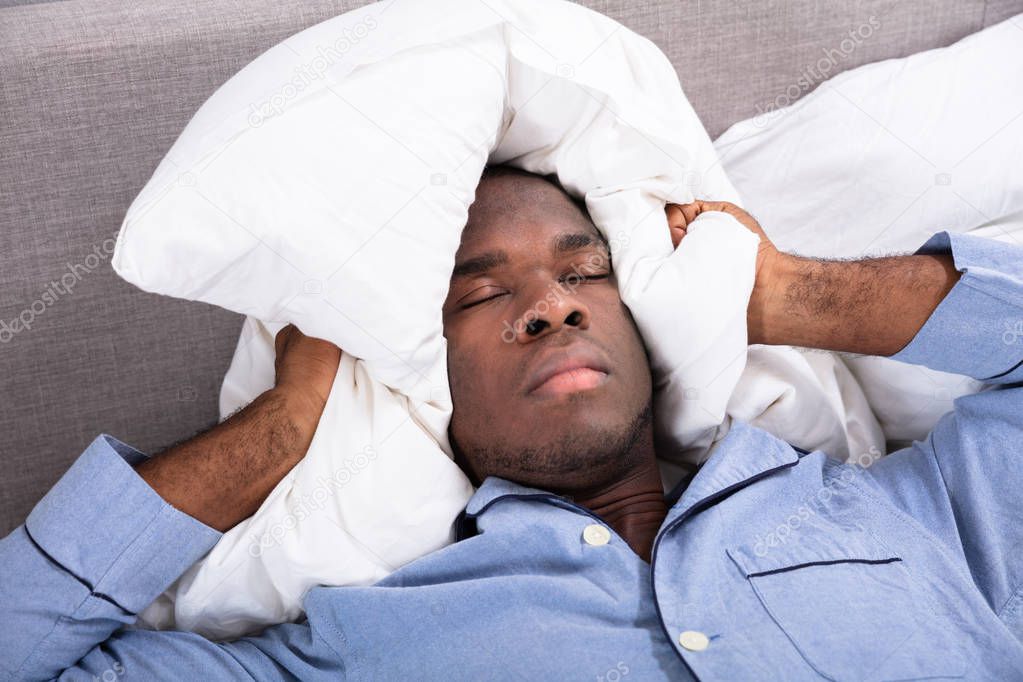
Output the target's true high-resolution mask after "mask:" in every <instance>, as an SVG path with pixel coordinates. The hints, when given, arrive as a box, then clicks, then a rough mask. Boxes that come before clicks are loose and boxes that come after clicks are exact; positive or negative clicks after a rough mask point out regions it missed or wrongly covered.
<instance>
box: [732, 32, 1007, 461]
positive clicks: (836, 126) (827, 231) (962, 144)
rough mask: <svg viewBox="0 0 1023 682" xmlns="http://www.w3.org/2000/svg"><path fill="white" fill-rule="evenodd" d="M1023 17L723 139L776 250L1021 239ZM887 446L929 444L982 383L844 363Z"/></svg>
mask: <svg viewBox="0 0 1023 682" xmlns="http://www.w3.org/2000/svg"><path fill="white" fill-rule="evenodd" d="M1021 114H1023V15H1019V16H1016V17H1014V18H1012V19H1009V20H1007V21H1005V22H1002V23H1000V24H998V25H995V26H992V27H989V28H987V29H985V30H983V31H981V32H979V33H975V34H973V35H970V36H968V37H966V38H964V39H962V40H960V41H959V42H958V43H956V44H954V45H952V46H950V47H946V48H940V49H935V50H928V51H926V52H921V53H919V54H916V55H913V56H911V57H907V58H905V59H892V60H887V61H883V62H878V63H876V64H869V65H866V66H862V67H859V68H857V69H853V70H851V71H847V72H845V73H843V74H840V75H838V76H836V77H835V78H832V79H831V80H829V81H827V82H825V83H823V84H822V85H821V86H820V87H818V88H817V90H815V91H814V92H813V93H811V94H810V95H808V96H806V97H804V98H803V99H801V100H800V101H798V102H796V103H795V104H793V105H792V106H790V107H787V108H783V109H778V110H775V111H768V112H765V113H764V114H763V115H761V116H758V117H755V118H752V119H749V120H746V121H742V122H740V123H737V124H735V125H734V126H732V127H731V128H730V129H728V130H727V131H726V132H725V133H724V134H723V135H722V136H721V137H720V138H718V139H717V140H716V142H715V148H716V149H717V151H718V154H719V155H720V157H721V160H722V163H723V165H724V167H725V170H726V171H727V172H728V175H729V177H730V178H731V179H732V181H733V182H734V183H735V185H736V186H737V187H738V188H739V190H740V191H741V193H742V196H743V199H744V201H745V207H746V208H747V209H748V210H750V211H751V212H752V213H753V214H754V215H755V216H756V217H757V218H758V219H759V220H760V222H761V224H762V225H763V227H764V229H765V231H766V232H767V233H768V234H769V235H770V236H771V238H772V239H773V240H774V242H775V243H776V244H777V245H778V246H779V247H780V248H782V249H784V250H789V251H795V252H798V253H802V254H805V255H812V256H819V257H858V256H863V255H867V254H870V255H878V254H887V253H892V252H911V251H913V250H915V249H916V248H917V247H918V246H920V245H921V244H922V243H923V242H924V241H926V239H927V238H928V237H929V236H930V235H931V234H933V233H935V232H939V231H941V230H950V231H953V232H969V231H978V233H980V234H983V235H984V236H989V237H993V238H995V239H1005V240H1009V241H1017V242H1023V229H1021V226H1023V214H1021V212H1023V173H1021V172H1020V159H1023V115H1021ZM846 360H847V364H848V365H849V367H850V369H851V370H852V371H853V373H854V374H855V375H856V376H857V378H858V379H859V381H860V383H861V385H862V387H863V390H864V391H865V392H866V395H867V396H868V398H869V400H870V403H871V405H872V407H873V409H874V412H875V414H876V415H877V416H878V418H879V419H880V422H881V425H882V426H883V428H884V431H885V435H886V436H887V438H888V439H889V440H892V441H898V442H904V441H908V440H912V439H918V438H924V437H925V436H926V434H927V433H928V431H930V429H931V427H933V425H934V423H935V422H936V421H937V419H938V418H939V417H940V416H941V415H942V414H944V413H945V412H947V411H948V410H950V409H951V408H952V401H953V399H954V398H956V397H957V396H959V395H963V394H967V393H973V392H975V391H976V390H977V389H978V388H979V387H980V384H979V382H976V381H973V380H972V379H969V378H967V377H963V376H960V375H954V374H947V373H943V372H935V371H932V370H929V369H926V368H924V367H920V366H917V365H907V364H904V363H898V362H895V361H892V360H888V359H886V358H877V357H848V358H846Z"/></svg>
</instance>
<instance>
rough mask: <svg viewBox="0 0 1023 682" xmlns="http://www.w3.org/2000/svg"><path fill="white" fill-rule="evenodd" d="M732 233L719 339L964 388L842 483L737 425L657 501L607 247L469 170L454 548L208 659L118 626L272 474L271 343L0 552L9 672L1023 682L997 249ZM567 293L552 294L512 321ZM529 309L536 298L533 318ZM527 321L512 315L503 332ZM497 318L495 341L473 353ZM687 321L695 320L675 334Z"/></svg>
mask: <svg viewBox="0 0 1023 682" xmlns="http://www.w3.org/2000/svg"><path fill="white" fill-rule="evenodd" d="M703 211H726V212H728V213H731V214H732V215H733V216H735V217H736V218H737V219H738V220H739V221H740V222H741V223H742V224H743V225H745V226H746V227H748V228H749V229H750V230H753V231H754V232H755V233H757V234H758V235H759V236H760V238H761V244H762V247H761V249H760V253H759V256H758V264H757V268H758V271H757V276H756V285H755V290H754V292H753V294H752V297H751V299H750V302H749V309H748V321H749V341H750V343H763V344H792V345H799V346H806V347H814V348H822V349H833V350H843V351H850V352H855V353H868V354H879V355H889V356H892V357H894V358H896V359H898V360H903V361H906V362H910V363H916V364H922V365H926V366H929V367H932V368H935V369H938V370H944V371H950V372H957V373H963V374H968V375H970V376H972V377H976V378H978V379H981V380H984V381H985V382H987V383H988V384H990V389H991V390H985V391H983V392H981V393H978V394H976V395H970V396H967V397H964V398H960V399H959V400H958V401H956V407H955V409H954V411H953V412H950V413H949V414H947V415H945V417H944V418H943V419H942V420H941V421H940V422H939V424H938V425H937V426H936V427H935V429H934V430H933V432H932V433H931V434H930V436H929V437H928V438H927V440H925V441H923V442H916V443H914V444H913V446H912V447H910V448H907V449H905V450H901V451H899V452H896V453H894V454H891V455H889V456H887V457H885V458H882V459H881V460H880V461H878V462H877V463H876V464H874V465H873V466H871V467H869V468H867V469H863V468H857V467H851V466H847V465H844V464H840V463H838V462H836V461H833V460H831V459H829V458H828V457H827V456H826V455H825V454H823V453H821V452H811V453H807V452H804V451H798V450H796V449H794V448H793V447H791V446H789V445H788V444H786V443H784V442H782V441H780V440H779V439H777V438H775V437H773V436H771V435H770V434H768V433H766V432H764V431H761V430H758V429H756V428H752V427H751V426H749V425H746V424H744V423H741V422H736V423H735V424H734V425H733V426H732V428H731V430H730V431H729V433H728V435H727V436H726V437H725V438H724V440H722V441H721V442H720V443H719V444H718V445H717V446H716V447H715V449H714V450H713V451H712V454H711V457H710V458H709V460H708V461H707V462H706V463H705V464H704V465H703V466H702V467H701V468H700V469H699V470H698V471H697V472H696V474H695V475H694V476H693V477H692V478H691V480H689V481H684V482H683V483H682V484H680V486H679V488H677V489H676V490H675V491H673V493H672V494H670V495H667V496H665V495H664V494H663V488H662V485H661V479H660V477H659V474H658V469H657V466H656V461H655V451H654V444H653V435H652V426H651V418H652V414H651V394H652V389H653V387H652V381H651V374H650V369H649V366H648V363H647V358H646V354H645V351H644V346H643V343H642V341H641V339H640V336H639V334H638V332H637V329H636V326H635V325H634V323H633V321H632V318H631V316H630V314H629V311H628V310H627V309H626V307H625V306H624V305H623V304H622V302H621V300H620V298H619V295H618V289H617V285H616V282H615V278H614V273H613V272H612V270H611V264H610V261H609V257H608V256H609V254H608V250H607V246H606V244H605V242H604V240H603V239H602V237H601V235H600V233H599V232H598V231H597V230H596V228H595V227H594V226H593V224H592V223H591V222H590V220H589V218H588V217H587V216H586V215H585V213H584V212H583V211H582V210H581V209H580V208H579V206H578V205H577V204H576V203H575V202H574V201H573V200H572V199H571V198H570V197H569V196H568V195H566V194H565V193H563V192H562V191H561V190H560V189H559V188H558V187H557V186H556V185H554V184H552V183H551V182H549V181H548V180H546V179H544V178H541V177H538V176H534V175H530V174H527V173H523V172H521V171H513V170H508V169H501V168H497V169H493V170H490V171H489V172H488V173H487V174H486V175H485V176H484V178H483V179H482V180H481V184H480V186H479V189H478V192H477V198H476V202H475V203H474V204H473V205H472V207H471V210H470V212H469V221H468V225H467V227H466V229H465V231H464V234H463V238H462V243H461V247H460V249H459V251H458V254H457V257H456V265H455V268H454V272H453V274H452V278H451V286H450V292H449V295H448V298H447V301H446V302H445V304H444V309H443V320H444V329H445V336H446V337H447V341H448V361H449V377H450V386H451V392H452V397H453V401H454V412H453V417H452V422H451V426H450V435H451V440H452V443H453V444H454V448H455V451H456V453H457V461H458V463H459V464H460V465H461V466H462V467H463V469H464V470H465V471H466V473H467V474H468V475H469V477H470V478H471V479H472V480H473V482H474V483H475V484H476V485H478V486H479V489H478V491H477V492H476V494H475V495H474V496H473V497H472V499H471V500H470V501H469V503H468V505H467V507H466V509H465V511H464V512H463V515H462V516H461V517H460V518H459V523H458V541H457V542H456V543H454V544H452V545H450V546H448V547H445V548H444V549H442V550H440V551H437V552H434V553H433V554H430V555H428V556H425V557H423V558H421V559H419V560H417V561H414V562H412V563H410V564H408V565H406V566H404V567H403V568H401V569H399V570H398V571H396V572H395V573H393V574H391V575H389V576H388V577H387V578H385V579H383V580H381V581H379V582H378V583H376V584H375V585H372V586H368V587H337V588H326V587H321V588H315V589H313V590H311V591H310V592H309V593H308V595H307V597H306V600H305V608H306V611H307V614H308V615H307V620H303V621H301V622H299V623H291V624H282V625H277V626H273V627H269V628H267V629H266V630H265V631H263V632H262V633H261V634H260V635H258V636H254V637H246V638H244V639H239V640H236V641H231V642H224V643H213V642H210V641H207V640H205V639H203V638H202V637H200V636H198V635H195V634H192V633H187V632H167V631H165V632H153V631H144V630H134V629H126V628H125V627H124V626H128V625H129V624H131V623H132V622H133V620H134V618H135V614H136V613H138V612H139V611H141V610H142V609H143V608H144V607H145V606H147V605H148V604H149V603H150V602H152V601H153V599H154V598H155V597H156V596H157V595H159V594H160V593H161V592H162V591H163V590H164V589H166V588H167V586H168V585H169V584H170V583H171V582H172V581H174V580H175V579H176V578H177V577H178V576H179V575H180V574H181V573H182V572H184V570H185V569H186V568H187V567H188V566H189V565H190V564H192V563H193V562H195V561H196V560H197V559H199V558H200V557H202V556H203V555H204V554H205V553H206V552H207V551H208V550H209V549H210V548H211V547H212V546H213V545H214V544H215V543H216V541H217V539H218V537H219V536H220V532H222V531H225V530H227V529H229V528H231V527H232V526H234V525H235V524H237V523H238V522H239V521H241V520H242V519H244V518H246V517H247V516H249V515H251V514H252V513H253V512H254V511H255V510H256V509H257V507H258V506H259V504H260V503H261V501H262V500H263V499H264V498H265V497H266V495H267V494H268V493H269V491H270V490H271V489H272V488H273V487H274V485H275V484H276V483H277V482H278V481H279V480H280V479H281V478H282V477H283V476H284V475H285V473H286V472H287V471H288V470H289V469H290V468H291V467H292V466H294V464H295V463H296V462H297V461H298V460H300V459H301V458H302V456H303V454H304V452H305V450H306V448H307V446H308V444H309V442H310V440H311V438H312V434H313V431H314V429H315V427H316V424H317V420H318V418H319V415H320V411H321V410H322V407H323V405H324V403H325V400H326V396H327V395H328V392H329V389H330V386H331V384H332V381H333V377H334V375H335V371H336V368H337V365H338V361H339V357H340V351H339V350H338V349H337V348H336V347H334V346H332V345H331V344H329V343H326V342H324V341H320V340H316V339H312V338H308V337H305V336H303V335H302V334H301V333H300V332H299V331H298V330H296V329H294V328H286V329H285V330H284V331H282V332H281V334H280V335H279V336H278V339H277V354H278V361H277V368H276V369H277V381H276V387H275V388H273V389H272V390H270V391H268V392H266V393H265V394H263V395H261V396H260V397H259V398H257V399H256V400H254V401H253V402H252V403H251V404H250V405H249V406H248V407H247V408H246V409H244V410H242V411H241V412H239V413H237V414H236V415H234V416H233V417H231V418H230V419H228V420H227V421H225V422H224V423H222V424H220V425H218V426H216V427H214V428H212V429H211V430H209V431H208V432H206V433H204V434H202V435H199V436H197V437H196V438H194V439H192V440H191V441H188V442H185V443H184V444H181V445H178V446H175V447H173V448H172V449H170V450H168V451H167V452H164V453H162V454H160V455H158V456H156V457H153V458H149V459H147V458H146V457H145V456H144V455H142V454H140V453H139V452H137V451H135V450H133V449H132V448H131V447H129V446H127V445H125V444H123V443H120V442H119V441H117V440H115V439H113V438H111V437H109V436H101V437H99V438H97V439H96V441H94V442H93V444H92V445H91V446H90V447H89V448H88V449H87V450H86V451H85V452H84V453H83V454H82V455H81V457H80V458H79V459H78V461H77V462H76V463H75V464H74V465H73V466H72V468H71V470H70V471H68V473H67V474H65V476H64V477H63V478H62V479H61V480H60V481H59V482H58V483H57V485H56V486H54V488H53V489H52V490H51V491H50V492H49V493H48V494H47V496H46V497H45V498H44V499H43V500H42V501H41V502H40V503H39V504H38V506H36V508H35V509H34V510H33V511H32V513H31V515H30V516H29V518H28V520H27V522H26V524H25V525H24V526H22V527H20V528H18V529H17V530H15V531H14V532H13V533H11V534H10V535H9V536H8V537H7V538H5V539H4V540H3V541H2V544H0V609H2V612H3V617H2V619H0V620H2V623H3V625H2V634H0V657H2V659H0V660H2V667H3V671H4V673H6V675H7V676H9V677H11V678H12V679H37V678H52V677H62V678H66V679H104V680H106V679H120V678H122V677H123V678H125V679H147V680H148V679H156V678H170V679H202V680H212V679H233V678H239V679H251V678H255V679H260V680H263V679H281V678H286V679H301V680H315V679H330V680H336V679H382V680H398V679H467V680H479V679H491V678H497V679H505V678H510V679H559V680H562V679H579V680H598V681H600V680H621V679H623V678H626V677H628V678H629V679H635V680H651V679H673V680H680V679H693V678H699V679H777V678H784V679H817V678H821V677H823V678H829V679H848V678H856V679H909V678H938V677H958V676H965V677H967V678H973V679H1003V680H1007V679H1023V644H1021V641H1020V637H1021V635H1023V588H1021V583H1023V561H1021V549H1023V523H1020V519H1023V501H1021V500H1023V496H1021V495H1020V492H1019V490H1020V485H1021V483H1023V464H1021V461H1020V457H1023V452H1021V443H1023V385H1021V381H1023V365H1021V362H1020V361H1021V353H1020V346H1018V345H1013V344H1007V343H1005V342H1004V341H1003V334H1002V332H1003V330H1004V327H1005V324H1006V322H1007V321H1012V320H1018V319H1020V318H1023V248H1021V247H1019V246H1015V245H1009V244H1004V243H1000V242H994V241H988V240H984V239H980V238H976V237H971V236H968V235H957V234H948V233H944V232H942V233H939V234H937V235H935V236H934V237H932V238H931V239H930V240H929V241H927V243H926V244H924V245H923V247H921V249H920V250H919V251H918V252H917V253H916V254H914V255H904V256H894V257H885V258H876V259H869V260H859V261H818V260H813V259H809V258H803V257H798V256H795V255H788V254H784V253H780V252H778V251H777V250H776V249H775V248H774V247H773V246H772V244H771V243H770V241H769V240H768V239H767V237H766V235H765V234H764V233H763V232H762V231H761V229H760V226H759V225H758V224H757V222H756V221H755V220H754V219H753V218H752V217H751V216H750V215H749V214H747V213H745V212H744V211H743V210H742V209H740V208H738V207H736V206H733V205H730V204H719V203H709V202H702V201H696V202H694V203H692V204H688V205H684V206H674V205H671V206H669V207H668V208H667V218H668V223H669V229H670V230H671V234H672V237H673V242H674V243H675V245H676V246H677V245H678V243H679V241H680V240H681V239H684V238H685V233H686V229H687V227H688V226H689V224H690V223H691V221H692V220H694V219H695V217H696V216H697V215H699V214H700V213H701V212H703ZM571 273H577V274H576V277H583V278H584V279H583V280H582V281H581V282H579V286H577V287H575V288H574V290H573V292H572V293H571V295H567V296H563V297H557V300H556V301H555V302H553V303H552V304H551V305H550V306H549V307H548V311H547V313H546V314H543V315H539V316H537V315H536V314H535V312H534V314H533V315H531V316H529V315H527V314H526V313H527V311H530V310H534V311H535V310H536V309H537V306H536V305H535V303H536V302H537V301H538V300H541V299H544V297H545V294H546V293H547V292H548V291H549V290H550V288H551V286H556V285H557V283H559V282H562V281H564V280H565V278H567V277H569V276H570V275H571ZM547 300H550V299H547ZM526 320H528V322H524V321H526ZM509 321H510V322H512V324H511V327H512V329H513V330H514V335H513V338H511V337H509V335H508V334H504V335H502V333H501V332H502V330H503V329H504V328H505V327H504V323H506V322H509ZM692 323H693V324H699V323H700V321H699V320H693V321H692Z"/></svg>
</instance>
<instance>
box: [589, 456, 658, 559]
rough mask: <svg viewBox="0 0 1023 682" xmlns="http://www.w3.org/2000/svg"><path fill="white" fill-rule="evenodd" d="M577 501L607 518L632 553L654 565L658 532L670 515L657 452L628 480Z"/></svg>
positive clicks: (637, 467)
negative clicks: (653, 559)
mask: <svg viewBox="0 0 1023 682" xmlns="http://www.w3.org/2000/svg"><path fill="white" fill-rule="evenodd" d="M573 501H574V502H575V503H576V504H578V505H580V506H582V507H585V508H587V509H589V510H590V511H592V512H593V513H594V514H596V515H597V516H599V517H600V518H602V519H604V521H605V522H607V524H608V525H610V526H611V527H612V528H613V529H614V530H615V532H616V533H618V535H620V536H621V537H622V538H623V539H624V540H625V541H626V542H627V543H628V544H629V547H631V548H632V550H633V551H634V552H635V553H636V554H638V555H639V556H640V557H641V558H642V559H643V560H644V561H646V562H647V563H650V553H651V551H652V549H653V544H654V538H655V537H657V531H658V530H660V528H661V524H662V523H664V519H665V517H666V516H667V515H668V505H667V503H666V502H665V501H664V487H663V485H662V483H661V474H660V471H659V470H658V468H657V461H656V459H655V458H654V455H653V450H652V449H651V450H650V453H649V456H648V457H644V458H642V459H641V460H640V462H639V463H638V464H637V466H636V467H635V468H634V469H633V471H632V472H631V473H629V474H628V475H627V476H625V477H624V478H621V479H620V480H618V481H615V482H614V483H612V484H610V485H608V486H605V487H602V488H600V489H598V490H595V491H593V492H592V493H586V494H584V495H576V496H575V497H574V498H573Z"/></svg>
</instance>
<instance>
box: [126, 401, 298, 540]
mask: <svg viewBox="0 0 1023 682" xmlns="http://www.w3.org/2000/svg"><path fill="white" fill-rule="evenodd" d="M295 402H296V399H295V397H294V395H293V394H292V393H289V392H287V391H281V390H278V389H271V390H269V391H267V392H266V393H263V394H262V395H260V396H259V397H258V398H256V399H255V400H253V401H252V402H251V403H250V404H249V405H248V406H246V407H245V408H244V409H242V410H240V411H239V412H238V413H236V414H234V415H233V416H231V417H230V418H229V419H227V420H226V421H224V422H222V423H221V424H218V425H217V426H215V427H214V428H212V429H210V430H209V431H207V432H205V433H202V434H200V435H198V436H196V437H195V438H192V439H191V440H189V441H187V442H185V443H182V444H179V445H176V446H174V447H172V448H170V449H169V450H167V451H165V452H163V453H161V454H159V455H157V456H155V457H153V458H150V459H148V460H146V461H144V462H142V463H141V464H139V465H138V466H137V467H136V471H137V472H138V474H139V476H141V477H142V479H143V480H145V481H146V483H148V484H149V486H150V487H152V488H153V490H155V491H156V492H157V493H158V494H159V495H160V497H162V498H163V499H164V500H166V501H167V502H168V503H169V504H171V505H173V506H174V507H175V508H177V509H178V510H180V511H183V512H185V513H186V514H188V515H189V516H191V517H193V518H195V519H197V520H198V521H201V522H202V523H204V524H206V525H207V526H210V527H211V528H215V529H217V530H219V531H222V532H223V531H226V530H228V529H229V528H231V527H232V526H234V525H235V524H237V523H238V522H240V521H242V520H243V519H246V518H248V517H249V516H251V515H252V514H254V513H255V512H256V510H257V509H258V508H259V506H260V504H262V503H263V500H265V499H266V497H267V496H268V495H269V494H270V492H271V491H272V490H273V488H274V487H275V486H276V485H277V483H278V482H279V481H280V480H281V479H282V478H284V476H285V475H286V474H287V473H288V471H290V470H291V469H292V467H294V466H295V464H297V463H298V461H299V460H301V459H302V457H303V456H304V455H305V452H306V450H308V448H309V442H310V441H311V440H312V434H313V432H314V431H315V429H316V423H317V421H318V412H317V413H315V414H314V412H315V411H314V410H301V409H296V405H295Z"/></svg>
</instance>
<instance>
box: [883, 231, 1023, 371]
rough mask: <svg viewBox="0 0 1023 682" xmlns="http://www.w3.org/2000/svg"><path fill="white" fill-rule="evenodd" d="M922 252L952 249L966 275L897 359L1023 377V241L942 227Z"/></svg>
mask: <svg viewBox="0 0 1023 682" xmlns="http://www.w3.org/2000/svg"><path fill="white" fill-rule="evenodd" d="M916 253H918V254H949V253H950V254H951V255H952V259H953V262H954V263H955V267H956V269H957V270H959V271H960V272H961V273H962V275H961V276H960V279H959V281H958V282H957V283H956V284H955V286H954V287H952V290H951V291H950V292H949V293H948V295H946V296H945V298H944V300H942V301H941V303H939V304H938V306H937V308H935V310H934V312H933V313H932V314H931V316H930V317H929V318H928V320H927V322H926V323H924V326H923V327H922V328H921V329H920V331H919V332H917V334H916V336H914V337H913V339H912V340H911V341H910V342H909V344H907V345H906V347H905V348H903V349H902V350H900V351H899V352H898V353H896V354H895V355H893V356H891V357H892V359H893V360H900V361H902V362H908V363H911V364H917V365H926V366H927V367H930V368H932V369H937V370H940V371H944V372H953V373H956V374H965V375H967V376H970V377H973V378H974V379H978V380H980V381H984V382H988V383H995V384H1008V383H1016V382H1019V381H1023V247H1021V246H1019V245H1016V244H1007V243H1004V242H999V241H993V240H990V239H984V238H981V237H976V236H971V235H968V234H950V233H948V232H939V233H938V234H936V235H934V236H933V237H931V238H930V239H929V240H928V241H927V242H926V243H924V245H923V246H921V247H920V248H919V249H918V250H917V251H916Z"/></svg>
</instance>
